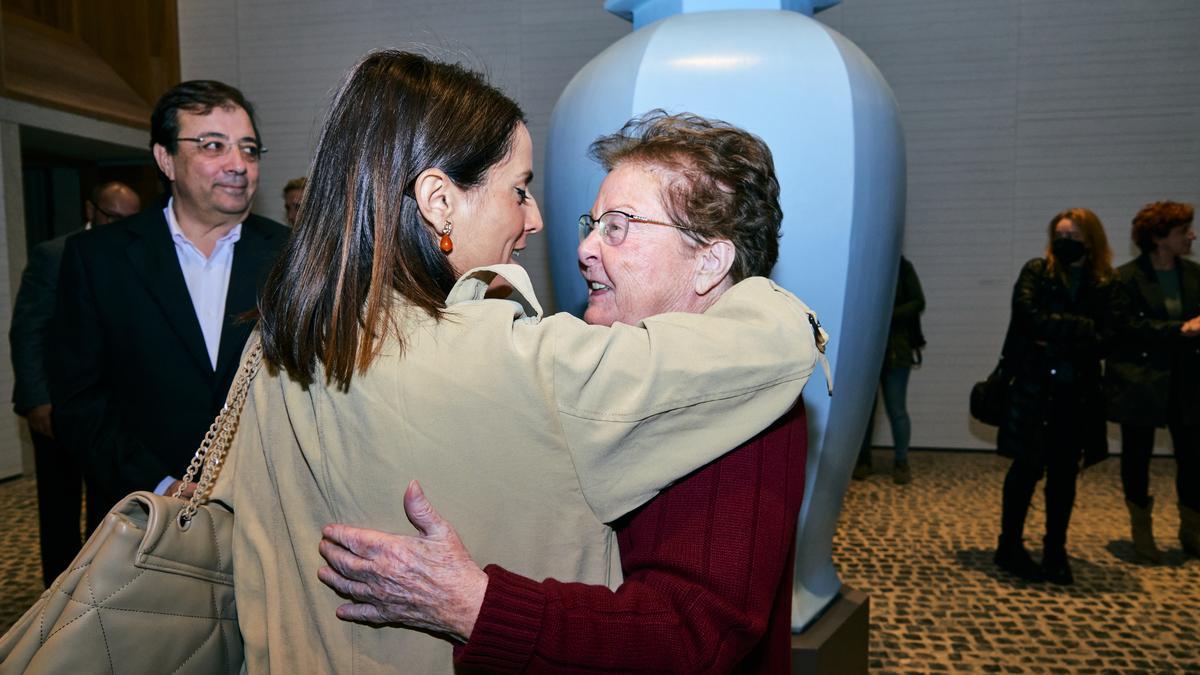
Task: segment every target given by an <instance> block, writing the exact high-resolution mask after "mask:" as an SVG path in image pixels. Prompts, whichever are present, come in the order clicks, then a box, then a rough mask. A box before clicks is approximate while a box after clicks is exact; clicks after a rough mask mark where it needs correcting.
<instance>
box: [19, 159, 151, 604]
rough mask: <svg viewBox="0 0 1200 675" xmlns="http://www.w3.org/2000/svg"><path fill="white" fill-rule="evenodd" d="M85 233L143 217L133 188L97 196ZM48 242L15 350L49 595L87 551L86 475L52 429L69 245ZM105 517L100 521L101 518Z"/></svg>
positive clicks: (91, 509) (30, 276) (29, 272)
mask: <svg viewBox="0 0 1200 675" xmlns="http://www.w3.org/2000/svg"><path fill="white" fill-rule="evenodd" d="M83 209H84V213H85V214H86V216H87V223H86V224H85V225H84V229H85V230H90V229H92V226H93V225H107V224H109V223H111V222H113V221H116V220H121V219H122V218H126V217H128V216H131V215H133V214H135V213H137V212H138V211H140V210H141V209H142V200H141V198H140V197H138V195H137V193H136V192H134V191H133V188H131V187H129V186H128V185H126V184H124V183H120V182H117V181H112V182H109V183H101V184H99V185H97V186H96V187H94V188H92V193H91V195H90V196H89V197H88V199H87V200H85V201H84V204H83ZM71 234H74V233H73V232H72V233H69V234H64V235H63V236H61V237H56V238H54V239H51V240H49V241H44V242H42V243H40V244H38V245H37V246H35V247H33V250H32V251H30V252H29V264H28V265H26V266H25V271H24V272H23V273H22V274H21V287H20V289H19V290H18V291H17V299H16V302H15V303H13V317H12V326H11V328H9V331H8V340H9V344H10V345H12V363H13V375H14V376H15V378H14V379H15V382H14V385H13V410H14V411H15V412H16V413H17V414H18V415H20V416H21V417H24V418H25V420H26V421H27V422H29V435H30V437H31V438H32V439H33V461H34V467H35V470H36V472H37V500H38V544H39V548H40V549H41V556H42V581H43V582H44V583H45V584H46V586H47V587H49V586H50V583H51V582H53V581H54V579H55V578H56V577H57V576H58V575H59V574H60V573H61V572H62V571H63V570H65V569H67V566H68V565H70V564H71V561H72V560H74V559H75V554H77V553H79V548H80V547H81V546H82V545H83V539H82V538H81V536H80V530H79V507H80V504H81V502H82V501H83V474H82V472H81V470H80V468H79V463H78V462H77V461H76V459H75V458H74V457H73V456H72V455H71V454H70V453H68V452H67V451H66V449H65V448H64V447H63V446H62V445H61V444H59V442H58V440H57V439H55V438H54V429H53V428H52V425H51V417H52V413H53V408H52V407H51V405H50V384H49V374H48V373H47V372H46V353H47V351H48V349H47V348H48V347H49V341H50V320H51V318H53V317H54V301H55V297H56V295H57V292H58V268H59V263H60V262H61V261H62V255H63V248H64V247H65V246H66V243H67V237H68V236H71ZM106 508H107V507H105V506H102V505H100V504H97V503H96V500H88V514H89V515H88V519H89V520H91V519H93V518H96V519H98V518H100V517H103V515H104V512H105V510H106ZM97 511H98V513H97Z"/></svg>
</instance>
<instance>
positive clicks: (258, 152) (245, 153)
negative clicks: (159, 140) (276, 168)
mask: <svg viewBox="0 0 1200 675" xmlns="http://www.w3.org/2000/svg"><path fill="white" fill-rule="evenodd" d="M175 140H177V141H189V142H191V143H195V144H196V146H197V148H198V149H199V151H200V154H201V155H203V156H205V157H212V158H214V159H215V158H217V157H224V156H225V153H227V152H229V149H230V148H233V147H237V149H238V152H240V153H242V159H244V160H246V161H247V162H257V161H258V160H259V159H260V158H261V157H262V156H263V154H264V153H266V151H267V149H266V148H264V147H262V146H261V145H259V144H258V143H255V142H253V141H242V142H241V143H230V142H229V141H227V140H225V139H224V138H221V137H219V136H197V137H194V138H188V137H185V136H180V137H178V138H176V139H175Z"/></svg>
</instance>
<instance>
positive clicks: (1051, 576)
mask: <svg viewBox="0 0 1200 675" xmlns="http://www.w3.org/2000/svg"><path fill="white" fill-rule="evenodd" d="M1042 576H1043V577H1044V578H1045V579H1046V581H1049V582H1050V583H1052V584H1058V585H1059V586H1070V585H1071V584H1073V583H1075V575H1074V574H1072V573H1071V562H1070V561H1069V560H1068V559H1067V553H1066V551H1062V552H1058V551H1051V552H1048V553H1044V554H1043V555H1042Z"/></svg>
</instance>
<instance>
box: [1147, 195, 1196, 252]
mask: <svg viewBox="0 0 1200 675" xmlns="http://www.w3.org/2000/svg"><path fill="white" fill-rule="evenodd" d="M1195 217H1196V209H1195V208H1193V207H1192V205H1191V204H1185V203H1183V202H1171V201H1165V202H1152V203H1150V204H1147V205H1145V206H1143V207H1142V208H1141V210H1140V211H1138V212H1137V215H1136V216H1134V217H1133V232H1132V236H1133V243H1135V244H1137V247H1138V248H1140V249H1141V250H1142V253H1153V252H1154V250H1155V249H1157V248H1158V243H1157V242H1155V241H1154V238H1155V237H1158V238H1159V239H1162V238H1164V237H1166V236H1167V235H1168V234H1170V233H1171V230H1173V229H1175V228H1177V227H1186V226H1187V225H1190V224H1191V222H1192V219H1193V218H1195Z"/></svg>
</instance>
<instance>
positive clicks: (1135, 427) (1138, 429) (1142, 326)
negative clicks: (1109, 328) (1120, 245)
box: [1104, 202, 1200, 562]
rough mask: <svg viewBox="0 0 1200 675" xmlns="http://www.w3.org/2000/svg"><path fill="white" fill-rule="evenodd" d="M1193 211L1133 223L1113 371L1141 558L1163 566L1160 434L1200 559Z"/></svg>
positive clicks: (1108, 384)
mask: <svg viewBox="0 0 1200 675" xmlns="http://www.w3.org/2000/svg"><path fill="white" fill-rule="evenodd" d="M1194 216H1195V209H1193V207H1192V205H1191V204H1180V203H1177V202H1155V203H1153V204H1147V205H1146V206H1144V207H1142V210H1141V211H1138V214H1137V215H1136V216H1134V218H1133V241H1134V243H1136V244H1137V245H1138V248H1140V249H1141V250H1142V254H1141V255H1140V256H1139V257H1138V258H1137V259H1135V260H1133V261H1131V262H1128V263H1126V264H1124V265H1122V266H1121V267H1120V268H1119V269H1118V270H1117V275H1116V283H1115V294H1114V313H1115V314H1116V319H1115V321H1114V323H1115V325H1116V326H1117V340H1116V341H1115V342H1114V344H1113V350H1112V354H1111V355H1110V356H1109V357H1108V361H1107V363H1106V366H1105V382H1104V385H1105V394H1106V396H1107V398H1108V419H1110V420H1112V421H1114V422H1118V423H1120V425H1121V484H1122V487H1123V488H1124V490H1125V505H1126V506H1127V507H1128V508H1129V518H1130V522H1131V529H1132V533H1133V545H1134V549H1135V550H1136V551H1137V553H1138V555H1139V556H1141V557H1142V558H1144V559H1146V560H1148V561H1150V562H1161V560H1162V554H1161V553H1160V552H1159V550H1158V547H1157V546H1156V545H1155V543H1154V530H1153V525H1152V522H1153V521H1152V519H1151V512H1152V511H1153V507H1154V500H1153V498H1152V497H1151V496H1150V491H1149V485H1150V480H1149V472H1150V455H1151V453H1152V452H1153V450H1154V430H1155V428H1157V427H1162V426H1165V427H1167V428H1168V429H1170V430H1171V442H1172V445H1174V450H1175V487H1176V491H1177V493H1178V497H1179V520H1180V524H1179V541H1180V543H1181V544H1182V545H1183V550H1184V552H1185V553H1190V554H1192V555H1196V556H1200V384H1198V383H1200V265H1198V264H1196V263H1194V262H1192V261H1190V260H1185V259H1183V258H1182V257H1181V256H1184V255H1187V254H1188V253H1189V252H1190V251H1191V249H1192V240H1193V239H1195V238H1196V235H1195V233H1194V232H1193V231H1192V219H1193V217H1194Z"/></svg>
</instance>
